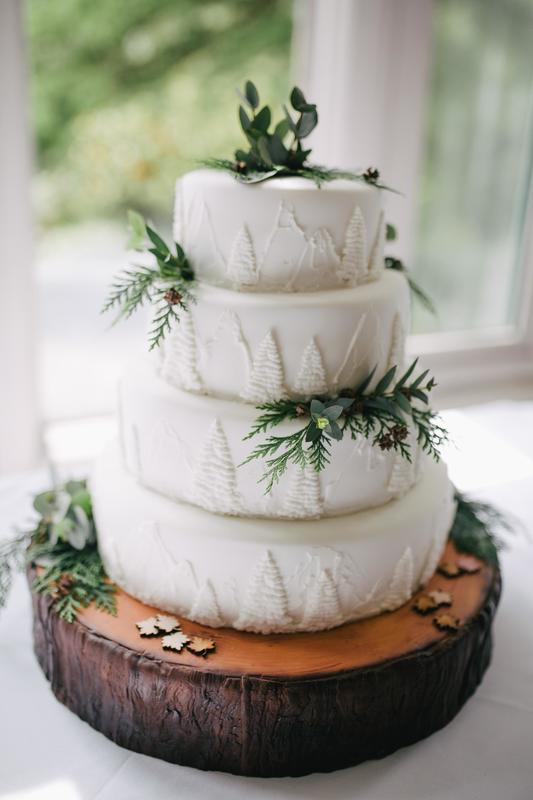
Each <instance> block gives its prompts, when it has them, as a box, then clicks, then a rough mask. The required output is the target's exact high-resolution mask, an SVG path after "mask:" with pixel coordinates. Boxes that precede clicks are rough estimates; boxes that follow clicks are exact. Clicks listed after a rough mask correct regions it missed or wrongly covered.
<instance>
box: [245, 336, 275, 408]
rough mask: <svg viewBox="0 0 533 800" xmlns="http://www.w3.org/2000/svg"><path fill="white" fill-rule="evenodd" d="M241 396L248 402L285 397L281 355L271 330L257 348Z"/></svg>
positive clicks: (260, 401)
mask: <svg viewBox="0 0 533 800" xmlns="http://www.w3.org/2000/svg"><path fill="white" fill-rule="evenodd" d="M241 397H242V398H243V400H246V401H248V402H249V403H266V402H268V401H269V400H281V399H282V398H283V397H286V391H285V387H284V385H283V366H282V363H281V357H280V354H279V350H278V346H277V344H276V340H275V339H274V335H273V333H272V331H271V330H269V331H268V333H267V334H266V335H265V337H264V339H263V340H262V342H261V344H260V345H259V347H258V349H257V355H256V357H255V358H254V360H253V364H252V368H251V371H250V375H249V378H248V382H247V384H246V386H245V387H244V389H243V391H242V392H241Z"/></svg>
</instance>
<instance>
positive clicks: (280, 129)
mask: <svg viewBox="0 0 533 800" xmlns="http://www.w3.org/2000/svg"><path fill="white" fill-rule="evenodd" d="M289 130H290V125H289V122H288V120H287V119H286V118H284V119H280V121H279V122H278V124H277V125H276V127H275V128H274V136H279V138H280V139H284V138H285V137H286V135H287V134H288V132H289Z"/></svg>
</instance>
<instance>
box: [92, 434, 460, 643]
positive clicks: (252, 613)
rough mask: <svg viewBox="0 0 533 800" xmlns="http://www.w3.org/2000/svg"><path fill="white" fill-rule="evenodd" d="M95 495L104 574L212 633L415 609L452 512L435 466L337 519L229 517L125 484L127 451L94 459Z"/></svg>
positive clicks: (441, 470)
mask: <svg viewBox="0 0 533 800" xmlns="http://www.w3.org/2000/svg"><path fill="white" fill-rule="evenodd" d="M91 493H92V497H93V503H94V512H95V518H96V524H97V529H98V537H99V545H100V551H101V554H102V558H103V560H104V564H105V567H106V570H108V571H109V574H110V575H111V577H112V578H113V579H114V580H116V581H117V583H119V585H120V586H122V587H123V588H124V589H125V591H127V592H129V593H130V594H132V595H133V596H134V597H138V598H140V599H142V600H144V601H145V602H149V603H151V604H153V605H156V606H158V607H160V608H163V609H165V610H167V611H169V612H172V613H179V614H183V615H185V616H189V617H190V618H192V619H196V620H198V621H200V620H204V621H205V622H204V624H212V625H214V626H215V625H218V624H219V622H218V617H219V618H220V624H223V625H230V626H234V627H236V626H237V625H238V627H240V628H244V629H247V630H248V629H251V630H255V631H261V632H266V631H276V630H279V631H291V630H295V631H296V630H306V629H308V627H309V625H310V624H311V623H310V622H309V620H310V618H311V617H312V618H313V619H314V622H313V627H314V626H315V624H316V626H317V628H318V626H320V627H330V626H332V625H335V624H339V623H340V622H346V621H348V620H351V619H360V618H362V617H365V616H369V615H371V614H375V613H379V612H380V611H382V610H383V609H384V608H387V609H392V608H394V607H396V606H397V605H400V604H401V603H404V602H406V600H408V599H409V596H410V594H411V593H412V592H413V591H414V590H415V589H416V587H417V586H418V585H419V584H420V583H421V582H422V578H425V577H426V575H427V569H428V552H429V549H430V547H432V546H433V543H434V542H435V540H436V539H437V538H438V540H439V541H441V542H443V541H444V539H445V537H446V535H447V533H448V531H449V528H450V525H451V522H452V518H453V514H454V511H455V508H454V502H453V488H452V486H451V484H450V483H449V481H448V478H447V474H446V468H445V466H444V465H443V464H436V463H434V462H430V463H429V465H428V469H427V470H426V472H425V474H424V476H423V478H422V479H421V482H420V484H419V485H418V486H416V487H415V488H414V489H412V490H411V491H410V492H409V493H408V494H407V495H405V496H404V497H403V498H401V499H399V500H393V501H391V502H390V503H388V504H386V505H384V506H382V507H380V508H376V509H373V510H371V511H363V512H359V513H355V514H347V515H342V516H338V517H333V518H328V519H315V520H299V519H296V520H291V521H290V522H287V521H284V520H279V519H278V520H275V519H259V518H244V517H231V518H229V517H224V516H218V515H216V514H211V513H209V512H207V511H202V510H201V509H198V508H195V507H194V506H192V505H189V504H188V503H179V502H175V501H171V500H168V499H166V498H165V497H162V496H161V495H158V494H157V493H155V492H152V491H149V490H146V489H144V488H143V487H142V486H140V485H139V484H138V483H137V482H136V481H135V479H134V478H133V477H132V476H130V475H128V473H127V472H126V471H125V470H124V468H123V467H122V465H121V462H120V456H119V453H118V447H116V448H112V449H111V450H107V451H106V452H104V453H103V454H102V456H101V457H100V459H99V460H98V461H97V463H96V465H95V469H94V472H93V476H92V479H91ZM154 520H157V524H155V523H154ZM110 539H112V540H113V543H114V544H113V547H112V548H109V546H108V542H109V540H110ZM436 550H437V548H436V546H435V551H434V552H436ZM184 556H185V557H184ZM117 564H120V566H121V570H117V567H116V565H117ZM323 573H325V574H323ZM207 582H209V584H210V586H211V588H212V590H213V591H212V592H211V590H210V589H206V588H205V587H206V585H207ZM213 597H215V598H216V603H215V602H214V600H213ZM320 597H322V598H324V599H323V600H320ZM335 597H336V598H337V600H338V605H337V600H336V599H335ZM320 603H321V604H322V606H323V611H324V613H323V616H322V618H320V609H319V608H318V606H319V604H320ZM338 609H340V616H339V615H338ZM208 619H209V622H208V621H207V620H208Z"/></svg>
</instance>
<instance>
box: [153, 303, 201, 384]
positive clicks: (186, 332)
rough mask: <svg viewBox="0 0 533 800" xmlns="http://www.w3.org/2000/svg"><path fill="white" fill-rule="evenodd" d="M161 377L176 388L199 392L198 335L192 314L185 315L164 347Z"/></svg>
mask: <svg viewBox="0 0 533 800" xmlns="http://www.w3.org/2000/svg"><path fill="white" fill-rule="evenodd" d="M161 377H162V378H163V380H165V381H167V383H170V384H172V385H174V386H178V387H179V388H181V389H186V390H187V391H192V392H199V391H201V389H202V380H201V378H200V375H199V374H198V362H197V350H196V335H195V330H194V322H193V320H192V317H191V314H190V313H189V314H184V315H183V316H182V318H181V319H180V321H179V324H178V325H175V326H174V328H173V330H172V333H171V334H170V336H169V337H168V340H167V342H165V345H164V352H163V363H162V365H161Z"/></svg>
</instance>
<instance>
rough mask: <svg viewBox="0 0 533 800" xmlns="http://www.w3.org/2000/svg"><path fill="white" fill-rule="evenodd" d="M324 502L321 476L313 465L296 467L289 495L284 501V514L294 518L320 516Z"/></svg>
mask: <svg viewBox="0 0 533 800" xmlns="http://www.w3.org/2000/svg"><path fill="white" fill-rule="evenodd" d="M322 511H323V502H322V497H321V494H320V478H319V475H318V472H316V470H314V469H312V467H304V468H303V469H302V468H300V467H296V468H295V469H294V471H293V474H292V476H291V480H290V482H289V487H288V491H287V496H286V497H285V502H284V503H283V516H286V517H290V518H292V519H305V518H309V517H320V516H321V515H322Z"/></svg>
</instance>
